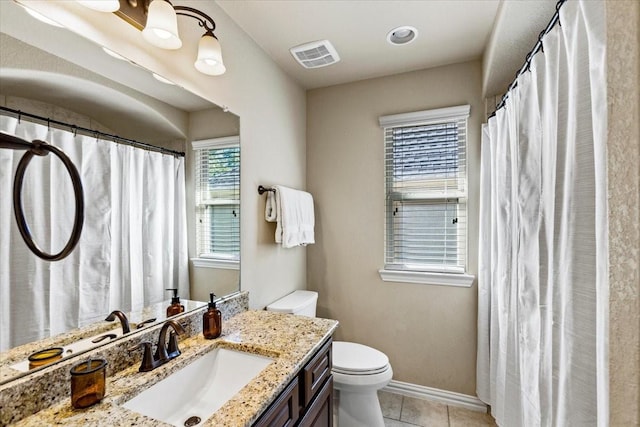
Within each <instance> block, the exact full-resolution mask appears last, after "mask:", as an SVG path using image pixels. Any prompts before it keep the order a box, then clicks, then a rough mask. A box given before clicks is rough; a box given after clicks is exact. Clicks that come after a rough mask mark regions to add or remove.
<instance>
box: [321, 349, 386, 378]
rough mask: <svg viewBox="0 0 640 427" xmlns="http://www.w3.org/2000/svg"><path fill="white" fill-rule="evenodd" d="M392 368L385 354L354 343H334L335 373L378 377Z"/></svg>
mask: <svg viewBox="0 0 640 427" xmlns="http://www.w3.org/2000/svg"><path fill="white" fill-rule="evenodd" d="M389 368H390V366H389V358H388V357H387V355H385V354H384V353H383V352H381V351H378V350H376V349H374V348H371V347H367V346H366V345H362V344H357V343H353V342H344V341H334V342H333V372H334V373H339V374H343V375H376V374H380V373H383V372H385V371H387V370H388V369H389Z"/></svg>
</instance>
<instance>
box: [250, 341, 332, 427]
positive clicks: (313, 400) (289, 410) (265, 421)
mask: <svg viewBox="0 0 640 427" xmlns="http://www.w3.org/2000/svg"><path fill="white" fill-rule="evenodd" d="M331 342H332V340H331V338H329V339H328V340H327V341H326V342H325V343H324V344H323V345H322V347H321V348H320V350H318V352H317V353H316V354H315V355H314V356H313V357H312V359H311V360H310V361H309V362H307V364H306V365H305V366H304V368H302V369H301V370H300V371H299V372H298V373H297V375H295V376H294V378H293V380H292V381H291V382H290V383H289V385H288V386H287V388H286V389H285V390H284V391H283V392H282V393H280V396H278V398H277V399H276V400H275V402H274V403H272V404H271V406H269V408H267V410H265V411H264V413H263V415H262V416H261V417H260V419H259V420H258V421H257V422H256V423H255V424H254V426H255V427H267V426H269V427H276V426H277V427H285V426H294V425H297V426H301V427H329V426H332V425H333V376H332V375H331Z"/></svg>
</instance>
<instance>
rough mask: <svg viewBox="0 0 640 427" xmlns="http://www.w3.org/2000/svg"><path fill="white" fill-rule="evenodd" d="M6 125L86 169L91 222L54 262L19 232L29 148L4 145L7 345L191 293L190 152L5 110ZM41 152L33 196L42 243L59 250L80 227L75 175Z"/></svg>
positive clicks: (0, 333)
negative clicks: (20, 169) (157, 148)
mask: <svg viewBox="0 0 640 427" xmlns="http://www.w3.org/2000/svg"><path fill="white" fill-rule="evenodd" d="M0 130H2V131H3V132H6V133H9V134H12V135H16V136H18V137H21V138H24V139H26V140H28V141H31V140H34V139H42V140H44V141H47V142H49V143H51V144H53V145H55V146H57V147H59V148H60V149H62V150H63V151H64V152H65V153H66V154H67V155H68V156H69V157H70V158H71V160H72V161H73V163H74V164H75V165H76V167H77V168H78V171H79V172H80V176H81V179H82V185H83V188H84V196H85V222H84V228H83V231H82V236H81V238H80V242H79V243H78V246H77V247H76V248H75V249H74V251H73V252H72V253H71V254H70V255H69V256H68V257H67V258H65V259H63V260H61V261H58V262H52V263H49V262H46V261H43V260H41V259H39V258H37V257H36V256H35V255H34V254H33V253H31V252H30V251H29V250H28V248H27V247H26V245H25V244H24V242H23V241H22V238H21V236H20V234H19V232H18V228H17V226H16V224H15V218H14V214H13V206H12V201H11V194H12V191H13V177H14V174H15V169H16V167H17V164H18V162H19V160H20V158H21V156H22V155H23V154H24V152H23V151H16V150H0V327H1V330H0V350H6V349H8V348H11V347H14V346H16V345H20V344H23V343H26V342H31V341H33V340H37V339H41V338H44V337H48V336H52V335H56V334H58V333H61V332H65V331H68V330H69V329H72V328H74V327H78V326H83V325H85V324H88V323H91V322H94V321H96V320H103V319H104V318H105V317H106V315H107V314H109V312H110V311H112V310H115V309H119V310H122V311H129V310H134V309H139V308H142V307H144V306H146V305H149V304H151V303H156V302H160V301H162V300H164V299H166V296H167V295H166V293H165V289H166V288H173V287H177V288H178V289H179V290H180V295H181V296H182V297H184V298H187V297H188V296H189V277H188V264H187V263H188V255H187V237H186V236H187V231H186V208H185V181H184V179H185V176H184V158H175V157H174V156H172V155H165V154H161V153H156V152H151V151H146V150H142V149H138V148H133V147H131V146H127V145H122V144H116V143H113V142H110V141H104V140H96V138H95V137H89V136H83V135H76V136H74V135H73V133H71V132H67V131H64V130H59V129H48V128H47V126H43V125H40V124H36V123H31V122H27V121H25V120H22V121H21V122H19V121H18V120H17V119H16V118H13V117H8V116H0ZM52 157H53V156H46V157H44V158H42V157H39V156H35V157H34V159H33V160H32V161H31V164H30V165H29V167H28V168H27V173H26V176H25V184H24V187H23V200H24V202H23V203H24V206H25V212H26V215H27V221H28V223H29V226H30V228H31V230H32V232H33V235H34V237H35V240H36V243H37V244H38V245H40V246H41V247H43V248H45V249H50V250H53V251H58V250H59V249H60V248H61V247H62V246H63V245H64V243H65V242H66V240H67V239H68V236H69V234H70V232H71V228H72V226H73V217H74V209H75V208H74V199H73V197H74V196H73V188H72V186H71V180H70V179H69V177H68V174H67V172H66V171H65V169H64V166H63V165H62V163H61V162H59V161H58V160H57V159H54V160H53V161H52Z"/></svg>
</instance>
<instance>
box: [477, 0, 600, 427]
mask: <svg viewBox="0 0 640 427" xmlns="http://www.w3.org/2000/svg"><path fill="white" fill-rule="evenodd" d="M604 16H605V14H604V4H603V2H599V1H591V0H589V1H583V0H578V1H569V2H566V3H565V4H564V5H563V6H562V8H561V9H560V23H561V25H562V26H558V25H556V26H555V27H554V28H553V29H552V30H551V31H550V32H549V33H548V34H547V35H546V36H544V38H543V45H544V53H542V52H540V53H538V54H537V55H535V56H534V58H533V61H532V64H531V71H530V72H525V73H524V74H522V75H521V76H520V77H519V78H518V86H517V88H516V89H515V90H513V91H512V92H511V93H510V95H509V98H508V99H507V102H506V107H505V108H504V109H501V110H499V111H498V112H497V114H496V116H495V117H493V118H491V119H489V122H488V124H487V125H485V127H484V129H483V140H482V172H481V206H480V248H479V251H478V252H479V254H480V259H479V274H478V300H479V306H478V359H477V393H478V397H480V399H482V400H483V401H484V402H486V403H488V404H490V405H491V412H492V414H493V416H494V417H495V418H496V421H497V422H498V424H499V425H502V426H513V427H518V426H526V427H530V426H532V427H533V426H572V425H573V426H606V425H608V420H609V417H608V415H609V414H608V402H609V387H608V384H609V379H608V366H609V364H608V357H607V352H608V304H609V291H608V289H609V286H608V241H607V216H606V215H607V194H606V193H607V180H606V162H607V156H606V127H607V97H606V54H605V46H606V45H605V30H604Z"/></svg>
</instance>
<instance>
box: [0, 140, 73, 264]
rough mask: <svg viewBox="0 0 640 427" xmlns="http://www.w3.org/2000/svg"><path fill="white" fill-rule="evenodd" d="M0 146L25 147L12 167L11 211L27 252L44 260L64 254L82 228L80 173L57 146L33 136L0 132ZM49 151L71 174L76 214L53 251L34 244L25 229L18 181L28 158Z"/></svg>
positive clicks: (29, 232)
mask: <svg viewBox="0 0 640 427" xmlns="http://www.w3.org/2000/svg"><path fill="white" fill-rule="evenodd" d="M0 148H10V149H13V150H27V152H26V153H25V154H24V155H23V156H22V158H21V159H20V162H18V168H17V170H16V176H15V180H14V182H13V211H14V213H15V216H16V222H17V223H18V230H19V231H20V234H21V235H22V238H23V239H24V242H25V243H26V244H27V246H28V247H29V249H31V252H33V253H34V254H36V255H37V256H38V257H40V258H42V259H44V260H47V261H59V260H61V259H63V258H66V257H67V255H69V254H70V253H71V251H73V249H74V248H75V246H76V245H77V244H78V241H79V240H80V234H81V232H82V225H83V223H84V197H83V192H82V182H81V180H80V174H79V173H78V169H76V167H75V165H74V164H73V162H72V161H71V160H70V159H69V157H67V155H66V154H65V153H64V152H63V151H62V150H60V149H59V148H56V147H54V146H53V145H49V144H47V143H46V142H44V141H40V140H34V141H33V142H28V141H25V140H24V139H21V138H18V137H15V136H12V135H7V134H5V133H0ZM49 153H53V154H54V155H56V156H57V157H58V158H59V159H60V160H61V161H62V163H63V164H64V166H65V167H66V169H67V172H69V176H70V177H71V183H72V184H73V192H74V195H75V199H76V203H75V205H76V216H75V219H74V221H73V230H72V231H71V236H69V241H68V242H67V244H66V245H65V246H64V248H62V250H61V251H60V252H58V253H57V254H49V253H47V252H44V251H43V250H41V249H40V248H39V247H38V245H37V244H36V243H35V242H34V241H33V236H32V235H31V231H30V230H29V225H28V224H27V220H26V219H25V217H24V208H23V206H22V183H23V181H24V174H25V172H26V170H27V166H28V165H29V162H30V161H31V159H32V158H33V156H46V155H47V154H49Z"/></svg>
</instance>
